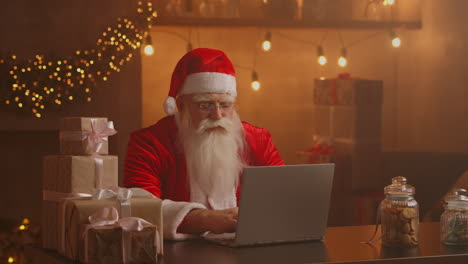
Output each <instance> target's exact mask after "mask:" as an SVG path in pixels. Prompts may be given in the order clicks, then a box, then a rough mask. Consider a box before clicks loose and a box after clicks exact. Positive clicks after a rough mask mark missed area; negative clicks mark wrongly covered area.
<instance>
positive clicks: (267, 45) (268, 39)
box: [262, 31, 271, 51]
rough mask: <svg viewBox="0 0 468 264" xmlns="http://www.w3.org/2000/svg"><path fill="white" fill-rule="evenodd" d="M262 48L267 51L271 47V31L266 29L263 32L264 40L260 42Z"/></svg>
mask: <svg viewBox="0 0 468 264" xmlns="http://www.w3.org/2000/svg"><path fill="white" fill-rule="evenodd" d="M262 49H263V50H264V51H269V50H270V49H271V32H270V31H267V33H265V40H264V41H263V42H262Z"/></svg>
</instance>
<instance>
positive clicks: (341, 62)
mask: <svg viewBox="0 0 468 264" xmlns="http://www.w3.org/2000/svg"><path fill="white" fill-rule="evenodd" d="M347 64H348V60H347V59H346V57H343V56H340V58H339V59H338V65H339V66H340V67H343V68H344V67H346V65H347Z"/></svg>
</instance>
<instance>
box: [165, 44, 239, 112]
mask: <svg viewBox="0 0 468 264" xmlns="http://www.w3.org/2000/svg"><path fill="white" fill-rule="evenodd" d="M235 75H236V72H235V70H234V66H233V65H232V63H231V61H230V60H229V58H228V57H227V56H226V54H224V52H222V51H220V50H215V49H208V48H199V49H194V50H191V51H189V52H188V53H187V54H185V55H184V56H183V57H182V58H181V59H180V60H179V62H178V63H177V65H176V67H175V69H174V72H173V73H172V79H171V88H170V90H169V96H168V97H167V98H166V100H165V101H164V104H163V107H164V111H165V112H166V113H167V114H168V115H173V114H174V113H175V110H176V101H175V98H176V97H177V96H179V95H183V94H194V93H226V94H230V95H232V96H237V90H236V77H235Z"/></svg>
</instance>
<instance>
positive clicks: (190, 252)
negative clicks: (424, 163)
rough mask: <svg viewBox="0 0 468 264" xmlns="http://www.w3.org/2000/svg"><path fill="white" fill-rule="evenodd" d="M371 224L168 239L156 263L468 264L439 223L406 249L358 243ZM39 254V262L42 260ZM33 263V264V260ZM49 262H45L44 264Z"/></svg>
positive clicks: (33, 255) (32, 253)
mask: <svg viewBox="0 0 468 264" xmlns="http://www.w3.org/2000/svg"><path fill="white" fill-rule="evenodd" d="M374 229H375V226H348V227H330V228H328V229H327V234H326V238H325V241H324V242H307V243H288V244H278V245H269V246H256V247H243V248H228V247H224V246H220V245H216V244H213V243H210V242H207V241H204V240H191V241H182V242H171V241H166V242H165V245H164V256H163V257H162V258H161V259H160V261H159V263H164V264H185V263H195V264H197V263H200V264H201V263H203V264H210V263H213V264H214V263H223V264H224V263H226V264H250V263H252V264H257V263H268V264H275V263H291V264H293V263H301V264H304V263H344V262H345V263H398V264H406V263H408V264H409V263H411V264H413V263H424V264H432V263H437V264H439V263H440V264H442V263H444V264H445V263H447V264H457V263H460V264H461V263H463V264H468V247H458V248H457V247H447V246H445V245H443V244H441V243H440V240H439V223H421V224H420V236H419V238H420V244H419V246H417V247H413V248H409V249H390V248H385V247H382V246H381V243H380V242H377V243H375V244H372V245H369V244H362V243H360V242H361V241H366V240H368V239H369V238H370V237H371V236H372V234H373V233H374ZM27 255H29V257H30V259H31V260H33V262H32V263H72V262H71V261H67V260H66V259H64V258H63V257H60V256H57V255H56V254H54V253H53V252H50V251H44V250H41V249H37V248H36V249H34V248H30V249H28V250H27ZM39 256H42V257H43V258H46V259H43V260H42V261H41V258H40V257H39ZM34 260H36V262H34ZM43 261H47V262H43Z"/></svg>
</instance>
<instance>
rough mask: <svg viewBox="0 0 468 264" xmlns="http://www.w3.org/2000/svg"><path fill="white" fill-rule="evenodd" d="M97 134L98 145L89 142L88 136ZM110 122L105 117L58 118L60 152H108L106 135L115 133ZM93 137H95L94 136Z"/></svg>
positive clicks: (79, 153)
mask: <svg viewBox="0 0 468 264" xmlns="http://www.w3.org/2000/svg"><path fill="white" fill-rule="evenodd" d="M92 133H94V134H93V135H94V136H99V137H100V140H99V142H100V143H99V145H98V143H96V142H93V143H92V144H90V143H89V138H88V137H89V136H90V135H91V134H92ZM115 133H116V131H115V130H114V127H113V124H112V122H108V120H107V118H105V117H67V118H63V119H61V120H60V153H61V154H63V155H91V154H93V153H97V154H101V155H106V154H109V142H108V137H109V136H111V135H113V134H115ZM94 138H95V137H94Z"/></svg>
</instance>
